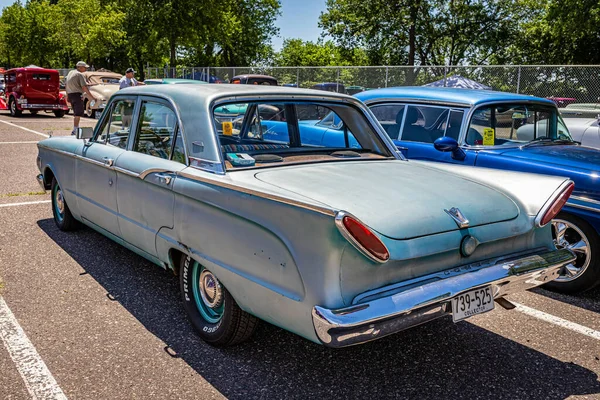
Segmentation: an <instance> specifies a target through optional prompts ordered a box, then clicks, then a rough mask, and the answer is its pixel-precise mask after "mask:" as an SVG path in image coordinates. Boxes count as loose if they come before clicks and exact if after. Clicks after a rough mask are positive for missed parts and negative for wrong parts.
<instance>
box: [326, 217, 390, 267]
mask: <svg viewBox="0 0 600 400" xmlns="http://www.w3.org/2000/svg"><path fill="white" fill-rule="evenodd" d="M344 217H350V218H352V219H354V220H356V221H358V222H359V223H360V224H361V225H362V226H364V227H365V228H367V229H368V230H369V231H371V233H372V234H373V235H375V232H374V231H373V229H371V227H369V226H368V225H366V224H365V223H363V222H362V221H361V220H360V219H358V218H356V217H355V216H354V215H352V214H350V213H349V212H347V211H338V212H337V213H336V214H335V226H336V227H337V228H338V231H340V233H341V234H342V236H343V237H344V238H345V239H346V240H347V241H348V242H350V244H352V245H353V246H354V247H355V248H356V249H357V250H358V251H359V252H361V253H362V254H363V255H364V256H365V257H367V258H368V259H369V260H371V261H375V262H376V263H378V264H385V263H386V262H388V261H389V259H387V260H380V259H379V258H377V257H375V256H374V255H373V254H371V253H370V252H369V251H368V250H367V249H365V247H364V246H363V245H362V244H360V243H359V242H358V240H356V239H355V238H354V236H352V235H351V234H350V232H348V229H346V227H345V226H344V221H343V220H344ZM375 236H377V235H375ZM378 239H379V238H378ZM379 241H380V242H381V244H382V245H383V247H384V248H385V251H387V253H388V254H390V250H389V249H388V248H387V246H386V245H385V243H383V241H382V240H381V239H379Z"/></svg>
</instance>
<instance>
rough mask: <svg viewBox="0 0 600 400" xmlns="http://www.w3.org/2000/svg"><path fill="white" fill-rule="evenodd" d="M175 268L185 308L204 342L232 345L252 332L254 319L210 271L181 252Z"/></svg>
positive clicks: (256, 322) (255, 319) (255, 320)
mask: <svg viewBox="0 0 600 400" xmlns="http://www.w3.org/2000/svg"><path fill="white" fill-rule="evenodd" d="M179 272H180V274H179V275H180V287H181V296H182V299H183V305H184V308H185V311H186V312H187V315H188V318H189V320H190V322H191V323H192V325H193V327H194V329H195V330H196V331H197V332H198V334H199V335H200V337H201V338H202V339H203V340H204V341H205V342H207V343H210V344H212V345H214V346H233V345H236V344H238V343H241V342H243V341H245V340H247V339H248V338H250V336H252V334H253V333H254V330H255V328H256V326H257V325H258V319H257V318H256V317H254V316H253V315H250V314H248V313H247V312H245V311H243V310H242V309H241V308H240V307H239V306H238V305H237V303H236V302H235V300H234V299H233V297H232V296H231V294H229V292H228V291H227V289H226V288H225V287H224V286H223V285H222V284H221V282H220V281H219V279H218V278H217V276H216V275H215V274H214V273H213V272H212V271H210V270H208V269H207V268H205V267H204V266H203V265H202V264H200V263H199V262H198V261H196V260H194V259H192V258H191V257H190V256H185V255H183V256H182V257H181V263H180V268H179Z"/></svg>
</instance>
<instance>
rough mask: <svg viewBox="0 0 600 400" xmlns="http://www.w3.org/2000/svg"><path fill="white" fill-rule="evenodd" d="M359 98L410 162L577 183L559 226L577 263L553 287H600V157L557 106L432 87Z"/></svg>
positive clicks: (558, 235)
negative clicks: (571, 129)
mask: <svg viewBox="0 0 600 400" xmlns="http://www.w3.org/2000/svg"><path fill="white" fill-rule="evenodd" d="M356 97H358V98H359V99H361V100H362V101H364V102H365V103H366V104H367V105H368V106H369V108H370V109H371V111H372V112H373V113H374V114H375V116H376V118H377V119H378V120H379V122H380V123H381V124H382V125H383V126H384V128H385V130H386V132H387V133H388V135H389V136H390V138H392V139H393V140H394V143H395V144H396V145H397V146H399V148H400V149H401V150H402V151H403V153H404V154H405V155H406V156H407V157H408V158H410V159H413V160H431V161H439V162H444V163H451V164H458V165H471V166H478V167H488V168H496V169H499V170H502V171H523V172H533V173H537V174H546V175H558V176H566V177H569V178H571V179H572V180H573V181H574V182H575V191H574V192H573V196H571V198H570V200H569V202H568V203H567V205H566V207H565V208H564V210H563V212H561V213H560V214H559V215H558V216H557V218H556V219H555V220H554V221H553V222H552V225H553V235H554V240H555V242H556V245H557V247H559V248H569V249H571V250H573V251H574V252H575V253H576V254H577V261H576V262H575V263H574V264H573V265H570V266H569V267H568V268H566V269H565V274H564V275H563V276H561V277H560V278H559V279H557V280H556V281H554V282H552V283H551V284H549V285H548V286H549V287H551V288H553V289H555V290H558V291H563V292H569V293H573V292H580V291H584V290H587V289H590V288H591V287H593V286H595V285H597V284H598V283H600V151H598V150H596V149H593V148H589V147H585V146H581V145H580V143H578V142H576V141H573V140H572V137H571V135H570V134H569V130H568V129H567V127H566V125H565V124H564V122H563V120H562V119H561V117H560V114H559V113H558V110H557V108H556V105H555V103H554V102H552V101H550V100H546V99H541V98H537V97H532V96H523V95H517V94H511V93H501V92H491V91H487V90H464V89H448V88H427V87H397V88H388V89H378V90H371V91H368V92H363V93H360V94H357V95H356ZM473 173H474V174H478V175H485V174H487V173H488V172H487V171H486V170H480V169H478V170H475V171H474V172H473ZM531 190H533V189H531Z"/></svg>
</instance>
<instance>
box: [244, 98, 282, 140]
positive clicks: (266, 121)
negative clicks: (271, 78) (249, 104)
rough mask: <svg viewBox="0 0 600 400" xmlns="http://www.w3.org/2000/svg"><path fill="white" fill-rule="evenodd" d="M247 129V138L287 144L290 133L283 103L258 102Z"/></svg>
mask: <svg viewBox="0 0 600 400" xmlns="http://www.w3.org/2000/svg"><path fill="white" fill-rule="evenodd" d="M255 113H256V115H255V116H254V117H253V119H252V122H251V124H250V128H249V129H248V135H247V136H248V138H249V139H257V140H263V141H268V142H280V143H285V144H288V143H289V142H290V134H289V132H288V124H287V122H286V118H285V107H284V105H283V104H259V105H258V106H257V107H256V110H255Z"/></svg>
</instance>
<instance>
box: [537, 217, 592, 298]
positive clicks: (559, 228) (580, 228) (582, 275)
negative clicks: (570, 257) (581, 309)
mask: <svg viewBox="0 0 600 400" xmlns="http://www.w3.org/2000/svg"><path fill="white" fill-rule="evenodd" d="M551 224H552V238H553V239H554V244H555V245H556V248H558V249H564V248H566V249H569V250H571V251H572V252H573V253H575V255H576V256H577V259H576V260H575V261H574V262H573V263H572V264H569V265H567V266H566V267H565V268H564V272H563V274H562V275H560V276H559V277H558V279H556V280H554V281H552V282H550V283H548V284H546V285H545V287H546V288H548V289H551V290H554V291H557V292H561V293H580V292H584V291H586V290H589V289H592V288H593V287H594V286H596V285H598V284H599V283H600V257H599V256H600V254H599V250H600V247H599V246H600V237H599V236H598V233H597V232H596V231H595V230H594V228H593V227H592V226H591V225H590V224H588V223H587V222H586V221H584V220H583V219H581V218H579V217H576V216H574V215H571V214H568V213H565V212H561V213H559V214H558V215H557V216H556V218H555V219H553V220H552V222H551Z"/></svg>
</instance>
